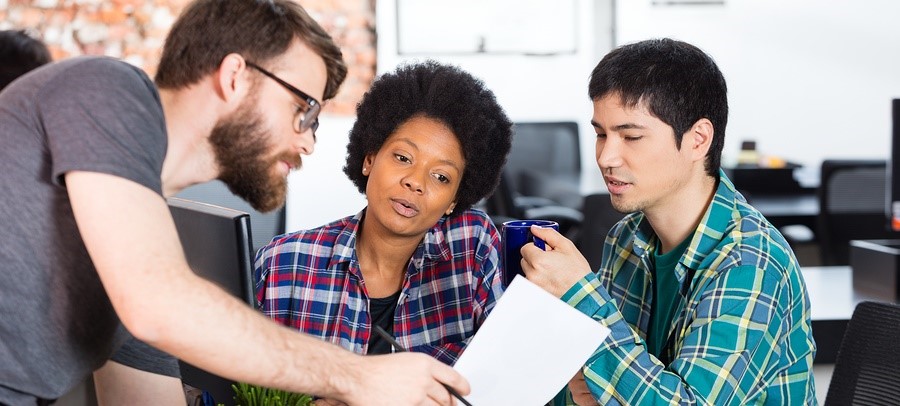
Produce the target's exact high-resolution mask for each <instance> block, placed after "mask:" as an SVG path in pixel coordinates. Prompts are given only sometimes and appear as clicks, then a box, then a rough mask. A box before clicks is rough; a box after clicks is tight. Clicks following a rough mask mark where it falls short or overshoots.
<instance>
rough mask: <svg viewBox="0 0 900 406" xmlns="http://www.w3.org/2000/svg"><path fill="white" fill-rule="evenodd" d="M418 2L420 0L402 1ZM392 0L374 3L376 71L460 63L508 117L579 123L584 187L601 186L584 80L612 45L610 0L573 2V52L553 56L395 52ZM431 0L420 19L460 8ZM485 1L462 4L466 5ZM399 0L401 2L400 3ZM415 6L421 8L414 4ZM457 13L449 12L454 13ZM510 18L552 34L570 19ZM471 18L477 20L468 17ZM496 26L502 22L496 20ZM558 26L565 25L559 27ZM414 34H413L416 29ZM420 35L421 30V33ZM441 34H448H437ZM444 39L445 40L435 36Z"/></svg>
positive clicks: (497, 0)
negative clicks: (413, 63)
mask: <svg viewBox="0 0 900 406" xmlns="http://www.w3.org/2000/svg"><path fill="white" fill-rule="evenodd" d="M405 1H410V2H412V1H423V0H405ZM492 1H493V4H508V3H511V4H514V5H515V4H518V5H519V6H521V7H526V6H527V5H528V3H536V4H537V6H536V8H540V7H541V6H543V5H545V4H551V5H552V4H553V1H556V0H531V1H524V2H519V3H516V2H504V1H503V0H492ZM397 2H398V0H379V1H378V2H377V3H376V12H375V16H376V27H378V73H379V74H381V73H384V72H388V71H391V70H393V69H395V68H396V67H397V65H398V64H401V63H403V62H405V61H409V60H422V59H424V58H431V59H436V60H439V61H442V62H446V63H452V64H456V65H459V66H460V67H461V68H463V69H465V70H466V71H468V72H470V73H472V74H473V75H475V76H476V77H478V78H480V79H481V80H483V81H484V82H485V84H486V85H487V87H488V88H490V89H491V90H492V91H493V92H494V93H495V94H496V96H497V100H498V101H499V102H500V105H501V106H503V108H504V109H505V110H506V113H507V114H508V115H509V117H510V119H512V121H514V122H515V121H575V122H577V123H578V124H579V126H580V132H581V135H582V137H581V138H582V142H581V152H582V168H583V176H582V178H583V181H582V190H583V191H593V190H595V189H597V188H602V183H603V182H602V178H601V177H600V174H599V172H598V171H597V168H596V164H595V163H594V139H595V137H594V132H593V130H592V129H591V127H590V117H591V114H592V109H591V103H590V99H589V98H588V96H587V83H588V77H589V75H590V72H591V69H593V67H594V65H596V64H597V61H599V59H600V57H602V55H604V54H606V52H608V51H609V50H610V49H611V46H612V1H611V0H574V8H575V14H576V15H575V17H574V25H575V27H574V29H575V30H577V35H576V37H575V43H576V50H575V52H574V53H564V54H557V55H523V54H491V53H485V54H471V53H470V54H460V53H456V54H438V53H435V54H430V55H424V56H423V55H416V56H406V55H399V54H398V49H397V48H398V46H397V42H398V41H397V29H396V27H397V14H398V13H397V11H396V7H397ZM429 2H430V3H436V4H437V5H436V8H437V9H436V10H434V11H432V12H431V13H424V14H425V15H424V16H423V18H433V17H434V16H441V17H443V15H442V14H441V10H440V7H441V6H442V5H445V4H452V6H453V7H460V6H461V4H460V3H447V2H443V1H437V2H435V1H434V0H430V1H429ZM476 3H477V4H486V3H483V2H482V3H479V2H467V3H464V4H465V5H471V4H476ZM401 4H402V2H401ZM417 8H424V6H422V5H417ZM487 8H488V7H487V6H485V9H484V10H479V9H477V8H473V9H470V10H468V11H467V12H468V14H470V15H471V14H475V13H479V12H484V13H492V14H496V15H503V14H504V13H503V12H499V13H497V12H496V10H488V9H487ZM458 14H460V13H458V12H454V15H458ZM507 14H509V15H510V16H511V17H510V18H517V17H525V18H524V20H523V21H522V22H521V23H523V24H529V26H530V27H534V29H535V30H538V31H541V30H543V31H546V33H547V34H546V35H552V34H551V33H552V32H554V31H555V30H561V29H568V28H569V27H568V24H571V23H572V21H553V20H550V19H546V18H542V16H540V15H533V16H527V15H526V16H521V15H520V14H518V13H516V12H515V11H513V12H509V13H507ZM472 19H473V20H480V19H478V18H476V17H474V16H473V17H472ZM496 23H497V24H504V23H507V22H504V21H497V22H496ZM456 24H458V26H460V27H461V28H460V29H466V28H465V27H462V26H463V25H464V24H466V21H465V19H462V18H461V19H460V21H458V22H456ZM560 25H565V27H563V28H561V27H560ZM417 34H418V33H417ZM422 35H424V34H422ZM441 35H445V36H446V35H453V34H452V32H451V33H446V32H445V33H441ZM434 41H435V42H438V41H440V42H444V41H445V40H444V39H435V40H434Z"/></svg>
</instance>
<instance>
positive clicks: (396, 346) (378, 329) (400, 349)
mask: <svg viewBox="0 0 900 406" xmlns="http://www.w3.org/2000/svg"><path fill="white" fill-rule="evenodd" d="M372 330H374V331H375V334H378V335H380V336H381V338H383V339H384V341H387V342H389V343H390V344H391V346H392V347H394V350H395V351H397V352H406V348H403V346H402V345H400V343H398V342H397V340H395V339H394V337H392V336H391V335H390V334H388V332H387V331H384V329H383V328H381V326H375V327H374V328H373V329H372ZM441 385H444V388H445V389H447V392H450V394H451V395H453V396H454V397H455V398H457V399H459V401H460V402H462V403H463V404H464V405H466V406H472V404H471V403H469V402H467V401H466V400H465V399H463V397H462V395H460V394H459V393H457V392H456V391H455V390H454V389H453V388H451V387H450V386H449V385H447V384H444V383H441Z"/></svg>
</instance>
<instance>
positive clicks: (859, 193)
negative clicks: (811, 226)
mask: <svg viewBox="0 0 900 406" xmlns="http://www.w3.org/2000/svg"><path fill="white" fill-rule="evenodd" d="M821 178H822V181H821V184H820V186H819V218H818V230H817V235H818V237H819V241H820V244H821V247H820V248H821V249H820V252H821V254H822V264H823V265H848V264H849V256H850V240H863V239H883V238H891V237H893V235H892V233H891V232H890V231H889V230H888V221H887V215H886V208H887V204H886V201H887V194H886V190H887V162H886V161H884V160H825V161H823V162H822V171H821Z"/></svg>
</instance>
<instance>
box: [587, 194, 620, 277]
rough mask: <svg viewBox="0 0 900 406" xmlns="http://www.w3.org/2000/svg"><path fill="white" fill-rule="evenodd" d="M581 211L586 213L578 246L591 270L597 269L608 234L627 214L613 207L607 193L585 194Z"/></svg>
mask: <svg viewBox="0 0 900 406" xmlns="http://www.w3.org/2000/svg"><path fill="white" fill-rule="evenodd" d="M581 211H582V212H583V213H584V220H583V222H582V223H581V233H580V234H579V239H578V242H577V246H578V250H579V251H581V255H584V257H585V258H586V259H587V261H588V263H589V264H591V270H594V271H596V270H597V269H598V268H599V267H600V259H601V256H602V255H603V242H604V241H606V235H607V234H609V230H610V229H611V228H612V227H613V226H614V225H615V224H616V223H617V222H618V221H619V220H621V219H622V217H624V216H625V215H624V214H622V213H619V212H618V211H616V209H614V208H613V206H612V201H611V200H610V198H609V195H608V194H606V193H597V194H592V195H587V196H585V197H584V204H583V205H582V209H581Z"/></svg>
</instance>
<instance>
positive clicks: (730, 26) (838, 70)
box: [616, 0, 900, 167]
mask: <svg viewBox="0 0 900 406" xmlns="http://www.w3.org/2000/svg"><path fill="white" fill-rule="evenodd" d="M725 3H726V5H724V6H652V5H651V2H650V1H649V0H641V1H633V0H627V1H619V2H617V4H616V7H617V13H616V27H617V31H616V36H617V37H616V40H617V42H618V43H619V44H623V43H629V42H634V41H638V40H642V39H647V38H653V37H662V36H668V37H673V38H677V39H681V40H684V41H687V42H690V43H692V44H694V45H697V46H698V47H700V48H702V49H703V50H704V51H706V52H707V53H709V54H710V55H712V57H713V58H714V59H715V60H716V62H717V63H718V65H719V68H720V69H721V70H722V72H723V74H724V75H725V79H726V80H727V82H728V86H729V97H728V99H729V107H730V114H729V123H728V128H727V130H726V133H727V136H726V145H725V153H726V159H728V158H730V159H734V158H735V155H736V154H737V151H738V149H739V147H740V141H741V140H742V139H755V140H757V149H759V150H760V152H762V153H764V154H774V155H779V156H782V157H784V158H787V159H789V160H791V161H796V162H799V163H803V164H806V165H810V166H816V167H817V166H818V165H819V164H820V162H821V160H822V159H824V158H832V157H833V158H887V157H888V154H889V148H890V131H891V121H890V120H891V117H890V114H891V112H890V106H891V99H893V98H900V20H898V18H900V2H897V1H895V0H857V1H850V0H831V1H818V0H726V2H725Z"/></svg>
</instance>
